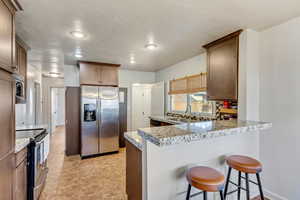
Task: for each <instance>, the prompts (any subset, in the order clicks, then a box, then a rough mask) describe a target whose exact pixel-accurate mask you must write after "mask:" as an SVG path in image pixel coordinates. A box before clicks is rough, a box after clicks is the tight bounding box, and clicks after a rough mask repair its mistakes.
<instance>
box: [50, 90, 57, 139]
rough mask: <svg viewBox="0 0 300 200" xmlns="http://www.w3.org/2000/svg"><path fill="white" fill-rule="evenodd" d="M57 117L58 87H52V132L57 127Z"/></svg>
mask: <svg viewBox="0 0 300 200" xmlns="http://www.w3.org/2000/svg"><path fill="white" fill-rule="evenodd" d="M56 119H57V88H52V89H51V133H53V132H54V130H55V128H56V124H57V122H56Z"/></svg>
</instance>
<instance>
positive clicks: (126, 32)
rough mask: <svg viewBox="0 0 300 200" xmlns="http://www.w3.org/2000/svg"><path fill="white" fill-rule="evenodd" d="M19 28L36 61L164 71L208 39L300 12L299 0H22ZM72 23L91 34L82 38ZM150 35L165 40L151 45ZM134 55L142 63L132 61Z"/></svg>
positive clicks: (48, 66) (53, 65)
mask: <svg viewBox="0 0 300 200" xmlns="http://www.w3.org/2000/svg"><path fill="white" fill-rule="evenodd" d="M19 1H20V3H21V5H22V6H23V8H24V11H23V12H19V13H18V14H17V17H16V24H17V28H16V29H17V33H18V34H19V35H20V37H21V38H23V39H24V40H25V41H26V42H27V43H28V45H29V46H30V47H31V48H32V51H31V52H30V54H29V61H30V62H31V63H32V64H33V65H35V66H42V68H43V71H49V70H53V69H56V68H57V70H58V71H60V70H61V69H62V66H63V64H64V63H65V64H75V63H76V60H77V59H76V58H75V57H74V53H75V51H76V49H80V50H81V51H82V54H83V56H84V57H83V58H82V60H89V61H99V62H109V63H116V64H121V65H122V67H123V68H129V69H136V70H143V71H157V70H159V69H162V68H164V67H168V66H170V65H172V64H175V63H177V62H179V61H182V60H184V59H187V58H190V57H192V56H195V55H197V54H199V53H200V52H201V51H203V49H202V48H201V46H202V45H204V44H205V43H208V42H210V41H213V40H215V39H217V38H219V37H221V36H223V35H226V34H228V33H230V32H233V31H235V30H237V29H239V28H251V29H255V30H262V29H264V28H266V27H270V26H272V25H275V24H278V23H281V22H283V21H286V20H288V19H290V18H293V17H296V16H299V15H300V1H299V0H150V1H149V0H148V1H147V0H121V1H120V0H51V1H49V0H38V1H36V0H19ZM73 30H81V31H83V32H84V33H85V34H86V35H87V37H86V38H85V39H84V40H75V39H73V38H72V37H71V36H70V32H71V31H73ZM148 41H154V42H155V43H157V44H158V45H159V48H158V49H157V50H155V51H149V50H147V49H145V48H144V46H145V44H146V43H147V42H148ZM130 56H134V57H135V60H136V64H130Z"/></svg>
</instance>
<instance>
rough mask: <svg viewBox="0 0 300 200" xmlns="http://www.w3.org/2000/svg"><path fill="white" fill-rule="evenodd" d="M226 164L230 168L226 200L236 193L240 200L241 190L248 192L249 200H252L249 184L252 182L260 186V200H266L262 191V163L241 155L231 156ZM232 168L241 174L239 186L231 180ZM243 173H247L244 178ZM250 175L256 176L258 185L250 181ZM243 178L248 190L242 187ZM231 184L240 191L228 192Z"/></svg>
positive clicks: (226, 186)
mask: <svg viewBox="0 0 300 200" xmlns="http://www.w3.org/2000/svg"><path fill="white" fill-rule="evenodd" d="M226 162H227V164H228V166H229V169H228V174H227V180H226V185H225V191H224V193H225V194H224V199H226V196H227V195H229V194H232V193H234V192H238V200H240V198H241V189H242V190H245V191H246V194H247V200H250V190H249V182H251V183H253V184H255V185H258V188H259V192H260V199H261V200H264V194H263V191H262V186H261V181H260V176H259V173H260V172H261V171H262V165H261V163H260V162H259V161H258V160H255V159H254V158H250V157H248V156H240V155H233V156H229V157H227V158H226ZM232 168H233V169H235V170H237V171H238V172H239V177H238V184H236V183H234V182H232V181H231V180H230V175H231V170H232ZM242 172H243V173H245V177H243V176H242ZM249 174H256V178H257V183H256V182H254V181H251V180H249ZM242 178H243V179H245V180H246V188H243V187H241V179H242ZM229 183H231V184H233V185H235V186H236V187H237V188H238V189H236V190H233V191H231V192H227V190H228V185H229Z"/></svg>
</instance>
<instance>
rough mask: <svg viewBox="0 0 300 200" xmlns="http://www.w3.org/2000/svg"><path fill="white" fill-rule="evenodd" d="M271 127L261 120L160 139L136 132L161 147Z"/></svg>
mask: <svg viewBox="0 0 300 200" xmlns="http://www.w3.org/2000/svg"><path fill="white" fill-rule="evenodd" d="M174 126H176V125H174ZM271 127H272V123H269V122H262V123H261V124H255V125H247V126H242V127H236V128H228V129H222V130H212V131H207V132H204V133H205V134H203V133H193V132H190V133H188V131H187V133H188V134H187V135H180V136H172V137H165V138H162V139H158V138H156V137H154V136H153V135H151V134H148V133H146V132H144V131H143V130H140V129H139V130H138V134H139V135H140V136H141V137H142V138H144V139H145V140H148V141H150V142H151V143H153V144H155V145H157V146H159V147H163V146H170V145H176V144H183V143H186V144H188V143H191V142H195V141H200V140H204V139H212V138H218V137H222V136H229V135H236V134H240V133H247V132H253V131H260V130H265V129H268V128H271ZM158 128H159V127H158ZM208 133H209V134H210V136H209V137H207V134H208Z"/></svg>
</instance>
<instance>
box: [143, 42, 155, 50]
mask: <svg viewBox="0 0 300 200" xmlns="http://www.w3.org/2000/svg"><path fill="white" fill-rule="evenodd" d="M157 47H158V45H157V44H154V43H149V44H146V45H145V48H146V49H149V50H154V49H156V48H157Z"/></svg>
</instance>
